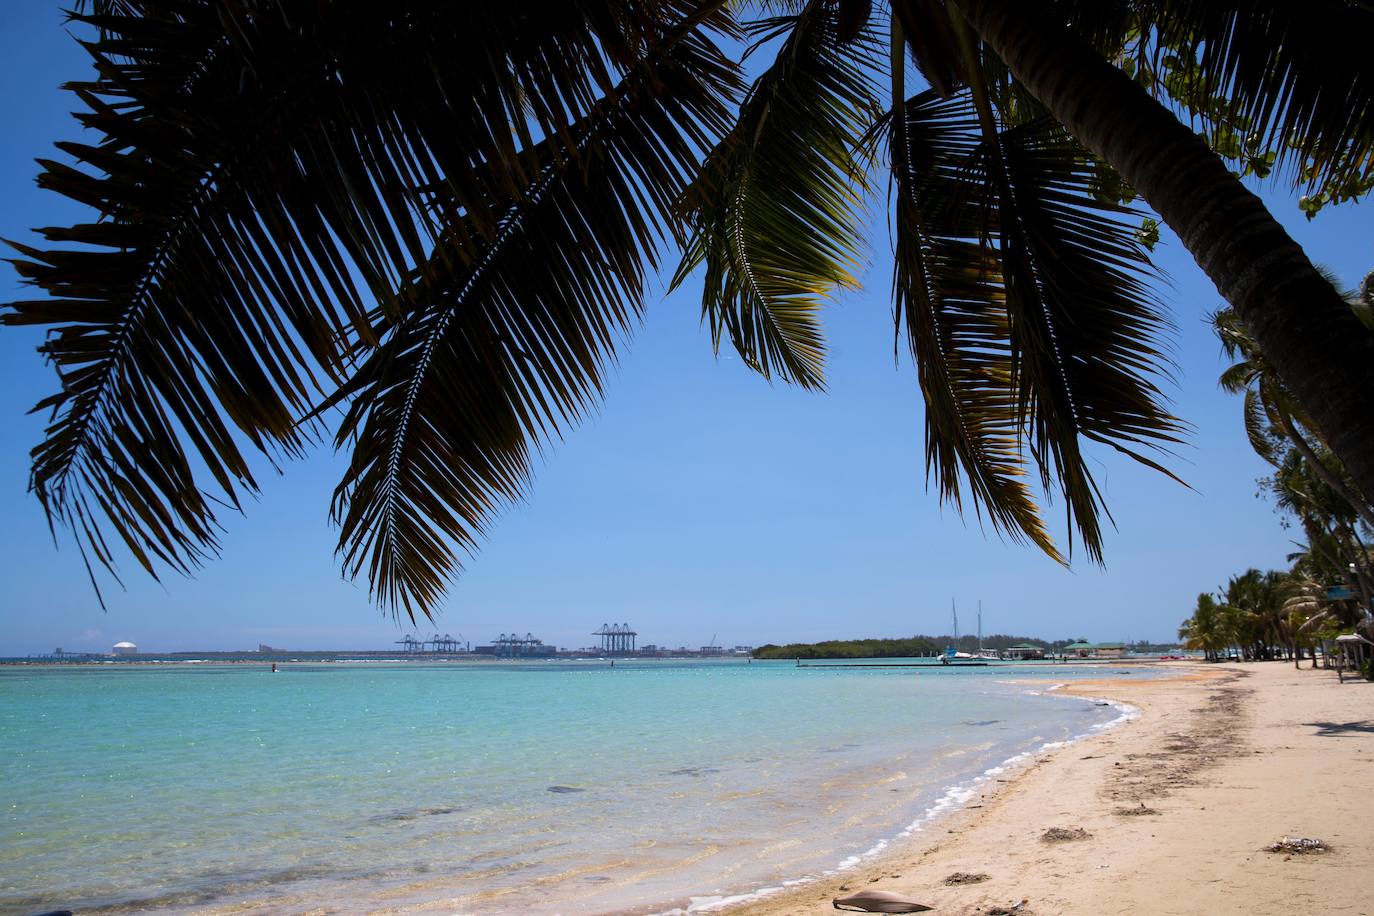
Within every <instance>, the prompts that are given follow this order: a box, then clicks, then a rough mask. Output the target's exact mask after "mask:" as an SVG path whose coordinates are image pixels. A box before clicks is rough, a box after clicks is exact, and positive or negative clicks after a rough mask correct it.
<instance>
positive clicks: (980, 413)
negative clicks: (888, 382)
mask: <svg viewBox="0 0 1374 916" xmlns="http://www.w3.org/2000/svg"><path fill="white" fill-rule="evenodd" d="M978 143H979V136H978V123H977V118H976V116H975V114H974V112H973V109H972V106H971V105H970V103H969V102H968V100H967V99H959V98H955V99H953V100H950V101H943V100H941V99H940V98H939V97H938V95H937V94H936V93H935V92H934V91H931V92H926V93H922V94H920V95H917V96H914V97H913V98H912V99H911V100H910V101H909V102H908V103H907V105H906V108H905V116H904V117H901V118H894V119H893V120H892V132H891V138H890V141H889V145H890V150H891V156H892V174H893V183H894V197H895V198H896V221H895V228H896V276H895V284H894V285H895V291H896V297H897V298H896V309H897V311H896V318H897V326H898V329H899V332H900V329H901V326H902V324H903V323H905V325H906V336H907V343H908V346H909V347H910V349H911V353H912V357H913V359H914V360H915V362H916V368H917V372H918V376H919V379H920V383H921V393H922V395H923V397H924V399H925V406H926V411H925V418H926V467H927V472H928V473H929V472H932V471H933V472H934V473H935V475H936V478H937V480H938V484H939V492H940V496H941V498H942V499H946V500H950V501H951V502H953V503H954V505H956V506H961V505H962V499H961V490H960V471H962V472H963V474H964V475H966V476H967V479H968V484H969V487H970V491H971V495H972V501H973V506H974V509H975V511H977V512H978V513H979V515H980V516H981V514H982V513H983V512H984V511H986V512H987V514H988V517H989V519H990V520H991V522H992V524H993V527H994V528H995V529H996V530H997V531H999V532H1003V533H1007V534H1010V535H1011V536H1013V537H1016V538H1026V539H1028V540H1030V541H1031V542H1032V543H1034V544H1036V545H1037V546H1039V547H1040V548H1041V549H1042V550H1044V551H1045V552H1046V553H1048V554H1049V555H1051V556H1052V557H1055V558H1056V559H1060V557H1059V552H1058V550H1057V549H1056V548H1055V546H1054V542H1053V540H1052V539H1051V538H1050V536H1049V533H1048V532H1047V531H1046V530H1045V527H1044V524H1043V522H1042V521H1041V519H1040V515H1039V512H1038V510H1037V508H1036V505H1035V500H1034V498H1033V496H1032V494H1031V492H1030V489H1029V488H1028V487H1027V486H1026V471H1025V466H1024V457H1023V455H1022V452H1021V441H1020V440H1021V432H1020V424H1019V420H1018V414H1017V409H1016V408H1017V403H1016V394H1015V390H1014V388H1013V386H1012V377H1013V364H1012V358H1011V347H1010V343H1009V340H1008V335H1009V327H1008V324H1007V315H1006V307H1005V304H1004V302H1003V300H1002V291H1001V289H1000V286H999V283H998V271H999V266H998V263H997V260H996V257H995V255H994V253H993V252H991V251H990V250H989V249H988V248H987V247H986V246H984V245H983V244H981V242H980V236H981V233H982V231H983V229H984V227H983V225H982V221H981V218H980V213H979V210H978V208H977V206H976V201H975V200H971V199H970V196H971V193H972V192H973V191H974V190H976V189H975V188H973V187H972V186H971V185H970V183H969V182H968V180H967V171H966V170H967V166H968V163H969V161H970V160H971V158H972V157H973V155H974V153H975V151H976V149H977V146H978Z"/></svg>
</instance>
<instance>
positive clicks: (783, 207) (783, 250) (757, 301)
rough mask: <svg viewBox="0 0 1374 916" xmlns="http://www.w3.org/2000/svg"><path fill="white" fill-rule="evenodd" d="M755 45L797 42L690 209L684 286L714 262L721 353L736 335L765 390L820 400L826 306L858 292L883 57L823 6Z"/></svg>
mask: <svg viewBox="0 0 1374 916" xmlns="http://www.w3.org/2000/svg"><path fill="white" fill-rule="evenodd" d="M752 35H753V37H754V38H755V40H757V41H759V42H768V41H772V40H774V39H777V38H779V37H781V36H783V35H785V36H786V38H785V40H784V42H783V45H782V48H781V49H780V50H779V52H778V56H777V59H776V61H775V62H774V64H773V66H772V67H770V68H769V69H768V70H767V71H766V72H765V73H764V74H763V75H762V76H760V77H759V79H758V80H757V82H755V84H754V86H753V88H752V90H751V91H750V93H749V96H748V98H747V99H746V100H745V102H744V104H743V107H742V108H741V110H740V115H739V119H738V122H737V123H736V125H735V127H734V129H732V130H731V131H730V133H729V134H728V135H727V136H726V137H725V138H724V140H722V141H721V143H720V145H719V146H717V147H716V148H715V149H714V150H713V151H712V152H711V154H710V156H709V157H708V158H707V160H706V163H705V165H704V167H703V169H702V175H701V177H700V179H699V180H698V181H697V182H696V183H695V184H694V185H693V186H692V188H691V189H690V191H689V193H688V194H687V196H686V199H685V202H684V206H685V208H686V210H687V220H688V222H689V224H690V225H691V226H692V230H693V233H692V237H691V240H690V241H689V243H688V246H687V250H686V252H685V255H684V258H683V261H682V264H681V266H680V267H679V268H678V272H677V276H676V277H675V278H674V281H673V282H674V285H676V284H678V283H680V282H682V280H683V279H684V278H685V277H686V275H687V274H688V273H689V272H690V271H691V270H692V269H694V268H695V267H696V266H697V265H699V264H701V263H703V262H704V263H705V265H706V270H705V277H704V280H703V282H704V292H703V299H702V313H703V315H704V316H705V318H706V319H707V320H708V321H709V323H710V327H711V334H712V338H713V340H714V341H715V343H716V346H717V349H719V346H720V339H721V337H722V335H724V334H728V335H729V337H730V341H731V343H733V344H734V346H735V348H736V350H738V351H739V354H740V356H741V357H742V358H743V359H744V361H745V362H746V363H748V364H749V365H750V366H752V367H753V368H755V369H757V370H758V371H759V372H761V373H762V374H763V375H764V376H765V377H766V376H769V375H771V374H773V373H777V374H778V375H780V376H781V377H783V378H784V379H787V380H789V381H796V382H799V383H801V384H802V385H805V386H807V387H820V386H821V385H822V384H823V360H824V344H823V342H822V339H821V329H820V321H819V315H818V312H819V308H820V300H821V298H822V297H823V296H825V295H827V294H828V293H830V292H832V291H833V290H835V289H837V288H844V287H851V286H853V285H854V280H853V278H852V276H851V273H850V272H851V271H852V270H853V268H854V265H855V263H856V261H857V258H858V250H859V246H860V245H861V238H862V235H863V226H862V223H861V221H860V219H859V214H858V209H859V206H860V197H859V194H860V192H862V191H863V190H864V188H865V181H864V171H863V169H862V167H861V165H860V163H859V162H858V161H856V158H855V149H856V148H857V147H858V145H859V142H860V137H861V136H862V134H863V133H864V131H865V129H866V128H867V127H868V125H869V123H870V121H871V118H872V114H873V109H874V102H873V98H872V92H871V87H870V84H869V81H868V77H867V75H866V73H865V69H864V68H865V66H866V65H867V63H868V58H869V57H870V56H871V55H872V54H873V53H874V51H875V47H876V46H875V44H874V42H873V38H872V35H871V34H870V33H869V32H867V31H866V30H860V31H859V33H858V34H857V35H856V36H854V37H853V38H852V39H851V40H844V38H843V37H842V36H841V34H840V20H839V16H838V14H837V12H836V9H835V8H834V7H833V6H832V5H831V4H830V3H827V2H822V0H812V2H810V3H808V4H807V5H806V7H805V8H804V9H802V10H801V12H799V13H798V14H797V15H796V16H789V17H781V18H773V19H768V20H765V21H763V22H761V23H757V24H756V25H755V26H754V28H753V32H752Z"/></svg>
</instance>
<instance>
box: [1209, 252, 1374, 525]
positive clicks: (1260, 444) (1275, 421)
mask: <svg viewBox="0 0 1374 916" xmlns="http://www.w3.org/2000/svg"><path fill="white" fill-rule="evenodd" d="M1319 269H1320V268H1319ZM1322 272H1323V273H1324V274H1326V275H1327V276H1328V278H1329V279H1331V280H1332V281H1333V285H1335V283H1334V281H1335V278H1334V277H1333V276H1331V275H1330V274H1329V273H1328V272H1326V271H1325V270H1323V271H1322ZM1365 285H1366V286H1369V285H1370V282H1369V280H1368V279H1367V280H1366V281H1365ZM1341 295H1342V298H1344V299H1345V301H1346V302H1347V303H1348V304H1349V305H1350V307H1351V309H1352V311H1353V312H1354V313H1355V315H1356V316H1357V317H1358V318H1359V319H1360V321H1361V323H1363V324H1364V325H1365V326H1366V327H1369V328H1371V329H1374V308H1370V307H1368V306H1366V305H1365V303H1364V302H1363V301H1362V297H1361V295H1360V293H1358V292H1356V291H1354V290H1350V291H1346V292H1343V293H1342V294H1341ZM1211 320H1212V327H1213V328H1214V329H1215V331H1216V334H1217V337H1219V338H1220V339H1221V344H1222V348H1223V349H1224V350H1225V352H1226V355H1227V356H1228V357H1230V358H1231V359H1235V360H1237V362H1236V363H1235V364H1233V365H1232V366H1230V367H1229V368H1227V369H1226V371H1225V372H1223V373H1222V374H1221V379H1220V383H1221V387H1222V388H1224V389H1226V390H1227V391H1229V392H1231V393H1232V394H1243V395H1244V398H1245V408H1244V411H1245V412H1244V416H1245V432H1246V435H1247V436H1248V437H1249V439H1250V445H1251V447H1252V448H1254V450H1255V453H1256V454H1258V455H1259V456H1260V457H1261V458H1263V459H1264V460H1266V461H1268V462H1269V463H1270V464H1275V465H1277V464H1278V463H1279V462H1280V459H1279V455H1280V453H1281V451H1282V449H1281V448H1279V445H1280V444H1281V443H1279V442H1276V440H1275V437H1274V435H1273V433H1274V432H1277V433H1278V436H1279V437H1280V439H1281V440H1282V442H1285V443H1291V445H1292V446H1293V448H1295V449H1297V450H1298V452H1299V453H1300V454H1301V455H1302V457H1303V459H1304V460H1305V461H1307V463H1308V464H1309V466H1310V467H1311V469H1312V471H1313V473H1315V474H1316V475H1317V476H1319V477H1320V478H1321V479H1322V481H1323V482H1325V483H1326V485H1327V486H1329V487H1330V488H1331V489H1332V490H1334V491H1335V492H1336V493H1337V494H1339V495H1340V496H1341V497H1343V498H1344V499H1345V500H1346V501H1347V502H1348V503H1349V504H1350V506H1351V508H1352V509H1353V510H1354V511H1355V512H1356V513H1357V514H1358V515H1359V516H1360V518H1361V519H1362V520H1363V521H1364V523H1365V524H1366V525H1369V526H1371V527H1374V503H1371V500H1370V499H1369V498H1368V497H1366V496H1364V495H1363V494H1360V493H1357V492H1356V490H1355V486H1354V484H1353V482H1351V481H1350V480H1349V479H1348V476H1347V475H1346V473H1345V469H1344V468H1343V467H1341V466H1340V463H1339V461H1336V460H1334V456H1332V455H1331V454H1330V452H1329V447H1328V446H1327V443H1326V442H1324V441H1320V440H1319V441H1318V443H1317V444H1315V445H1314V444H1313V443H1311V442H1309V441H1308V437H1309V436H1311V435H1312V433H1311V432H1308V431H1309V430H1313V429H1315V425H1314V424H1313V422H1312V420H1311V418H1310V417H1308V416H1307V414H1306V413H1305V412H1304V411H1303V409H1302V408H1301V407H1300V406H1299V405H1298V404H1297V402H1296V401H1295V400H1294V398H1293V396H1292V394H1290V393H1289V391H1288V389H1287V388H1286V387H1285V386H1284V384H1283V380H1282V379H1281V378H1279V376H1278V373H1277V372H1275V371H1274V367H1273V365H1272V364H1271V363H1270V362H1269V360H1267V359H1266V358H1265V356H1264V353H1263V352H1262V351H1261V350H1260V347H1259V344H1258V342H1257V341H1256V340H1255V339H1254V337H1252V336H1251V335H1250V334H1249V333H1248V332H1247V330H1246V329H1245V325H1244V324H1243V323H1242V322H1241V321H1240V319H1239V317H1238V316H1237V315H1236V312H1235V310H1234V309H1230V308H1224V309H1219V310H1217V311H1216V312H1214V313H1213V314H1212V319H1211ZM1318 449H1321V451H1323V452H1324V453H1325V457H1323V456H1320V455H1318ZM1328 462H1330V464H1331V466H1328Z"/></svg>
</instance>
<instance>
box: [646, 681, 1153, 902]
mask: <svg viewBox="0 0 1374 916" xmlns="http://www.w3.org/2000/svg"><path fill="white" fill-rule="evenodd" d="M1066 686H1068V685H1067V684H1063V683H1061V684H1053V685H1051V686H1050V687H1048V688H1046V689H1045V690H1044V691H1039V690H1031V691H1027V693H1029V694H1031V695H1034V696H1041V695H1044V694H1049V693H1050V692H1051V691H1055V690H1059V689H1060V688H1062V687H1066ZM1061 696H1063V697H1064V699H1067V700H1071V701H1079V702H1085V703H1092V704H1094V705H1107V706H1110V707H1112V708H1113V709H1114V710H1116V711H1117V713H1118V715H1117V717H1116V718H1114V719H1110V720H1108V721H1106V722H1099V723H1097V724H1095V725H1092V726H1089V728H1088V730H1087V731H1085V732H1080V733H1079V734H1076V735H1073V736H1072V737H1069V738H1065V739H1062V740H1059V741H1046V742H1044V743H1042V744H1039V745H1037V746H1036V747H1035V748H1033V749H1031V750H1028V751H1022V752H1021V753H1019V754H1013V755H1012V756H1010V757H1008V758H1007V759H1006V760H1003V761H1002V762H1001V763H999V764H997V765H996V766H993V767H989V768H988V769H986V770H984V771H983V772H982V773H980V774H979V775H977V776H975V777H974V778H972V779H969V780H966V781H964V782H961V783H956V784H954V785H952V786H949V787H948V788H946V789H945V791H944V792H943V793H941V794H940V795H939V796H938V797H937V798H936V800H935V802H934V803H933V804H931V805H930V806H929V807H927V808H926V809H925V810H924V811H922V812H921V815H920V816H919V817H917V818H916V819H915V820H914V821H912V822H911V823H910V824H908V825H907V826H906V827H905V828H904V829H903V830H902V831H901V832H900V833H898V834H897V835H896V836H895V837H893V838H892V839H882V840H879V841H878V842H877V843H875V844H874V845H873V846H872V847H870V848H869V849H867V850H866V851H864V852H862V853H859V854H857V855H852V856H849V857H848V858H845V859H843V860H841V861H840V862H839V863H838V864H837V865H835V867H834V868H830V869H826V870H825V871H822V872H819V873H815V874H810V875H804V876H802V877H799V878H793V879H791V880H788V881H784V882H782V883H781V884H777V885H769V886H766V887H760V888H757V889H756V890H753V891H749V892H746V893H741V894H730V895H728V896H721V895H717V896H702V897H692V898H690V900H689V902H688V905H687V907H686V908H685V909H684V908H681V907H678V908H675V909H671V910H663V911H661V912H659V913H655V914H653V916H688V914H692V913H709V912H711V911H713V910H721V909H725V908H726V907H730V906H735V905H737V904H744V903H749V902H751V901H758V900H763V899H764V898H766V897H771V896H773V895H775V894H779V893H781V892H783V891H785V890H787V889H789V888H792V887H796V886H798V885H802V884H811V883H813V882H816V881H822V880H824V879H826V878H831V877H834V876H835V875H838V874H840V873H842V872H846V871H852V870H854V869H856V868H858V867H859V866H860V865H862V864H863V863H865V862H867V861H869V860H870V859H873V858H876V857H877V856H879V855H881V854H882V853H883V852H885V851H887V849H888V848H889V847H890V846H891V845H892V842H893V840H905V839H909V838H910V837H912V836H913V835H915V834H917V833H922V832H924V831H925V830H926V828H928V827H929V826H930V825H931V824H932V823H934V822H935V821H937V820H939V819H940V818H941V817H943V816H944V815H946V814H949V813H950V812H952V811H955V810H957V809H959V808H962V807H963V806H964V805H966V804H968V803H969V801H971V800H972V799H973V796H974V795H975V794H977V792H978V789H979V787H981V786H983V785H985V784H986V783H987V782H988V781H989V780H992V779H996V778H997V777H999V776H1003V775H1004V774H1006V773H1009V772H1012V771H1014V770H1018V769H1021V768H1023V767H1025V766H1026V765H1028V764H1029V763H1031V762H1032V761H1034V760H1037V759H1039V758H1041V757H1044V756H1046V755H1048V754H1051V753H1053V752H1054V751H1058V750H1062V749H1063V748H1066V747H1069V746H1070V745H1072V744H1076V743H1078V742H1079V741H1082V740H1083V739H1084V738H1090V737H1092V736H1093V735H1097V734H1101V733H1102V732H1105V731H1107V730H1109V729H1112V728H1115V727H1117V726H1118V725H1122V724H1124V723H1126V722H1130V721H1131V720H1133V719H1136V718H1138V717H1139V716H1140V709H1139V708H1137V707H1135V706H1132V705H1131V704H1129V703H1123V702H1121V701H1119V700H1112V699H1108V698H1106V697H1079V696H1074V695H1072V694H1061Z"/></svg>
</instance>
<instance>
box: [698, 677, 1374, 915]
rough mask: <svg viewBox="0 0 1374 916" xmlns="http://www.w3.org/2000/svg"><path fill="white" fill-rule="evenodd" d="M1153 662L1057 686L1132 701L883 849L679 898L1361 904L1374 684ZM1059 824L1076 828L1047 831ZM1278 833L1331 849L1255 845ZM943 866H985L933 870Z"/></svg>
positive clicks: (1088, 910)
mask: <svg viewBox="0 0 1374 916" xmlns="http://www.w3.org/2000/svg"><path fill="white" fill-rule="evenodd" d="M1165 664H1168V665H1170V666H1171V667H1174V668H1177V669H1179V670H1178V673H1177V674H1176V675H1175V676H1172V677H1167V678H1150V679H1143V678H1142V679H1132V678H1121V677H1116V678H1102V679H1094V680H1088V681H1079V682H1076V683H1072V684H1066V685H1063V686H1062V687H1059V688H1058V689H1059V690H1061V691H1062V692H1064V693H1066V694H1070V695H1075V696H1079V697H1082V698H1092V699H1096V698H1102V699H1104V700H1106V701H1111V702H1114V703H1125V704H1129V705H1130V706H1131V707H1133V708H1134V709H1136V710H1138V715H1136V716H1134V717H1133V718H1132V719H1131V720H1130V721H1127V722H1123V723H1121V724H1120V726H1118V727H1115V728H1112V729H1110V730H1106V731H1102V732H1100V733H1098V734H1094V735H1091V736H1088V737H1086V738H1083V739H1080V740H1078V741H1075V742H1073V743H1071V744H1069V745H1067V746H1065V747H1062V748H1058V749H1054V750H1050V751H1047V752H1045V753H1041V754H1039V755H1037V756H1036V757H1035V758H1034V759H1031V760H1029V761H1027V762H1026V763H1025V764H1024V765H1023V766H1021V767H1019V768H1018V769H1016V770H1015V771H1013V772H1011V773H1009V774H1007V776H1006V778H1004V779H1003V778H998V779H996V780H995V781H988V782H985V783H983V784H981V785H980V786H978V789H977V795H976V797H972V798H970V799H968V800H967V802H966V803H965V804H964V805H961V806H960V807H958V808H957V809H955V810H952V811H950V812H949V813H948V814H946V815H944V816H943V817H941V818H939V819H938V820H936V821H935V822H933V823H931V824H929V825H928V826H927V827H926V829H924V830H920V831H917V832H914V833H912V834H911V835H909V836H906V837H905V838H903V839H900V840H897V841H894V842H892V843H891V844H890V845H889V846H888V847H887V848H886V849H884V850H883V852H881V853H880V854H878V855H875V856H873V857H872V858H869V859H865V860H863V861H861V862H860V863H858V864H857V865H856V866H855V867H853V868H849V869H845V870H843V871H839V872H836V873H834V874H831V875H827V876H824V877H820V878H815V879H811V880H805V881H802V882H794V883H792V884H791V885H790V886H787V887H783V888H781V889H771V890H769V891H766V892H764V893H755V894H751V895H748V896H747V897H745V896H742V897H740V898H732V899H733V901H734V902H731V900H711V899H709V898H696V902H695V904H694V905H693V906H692V907H691V909H690V911H691V912H710V913H723V914H729V916H736V914H750V916H755V914H757V916H791V914H805V913H816V914H819V913H825V912H834V910H833V908H832V900H833V899H834V898H836V897H842V896H845V895H848V894H854V893H858V892H860V891H863V890H880V891H890V892H894V893H898V894H901V895H902V896H904V897H908V898H910V899H913V900H917V901H920V902H921V903H924V904H926V905H927V906H931V907H934V908H935V909H936V910H937V911H938V912H952V913H967V914H974V913H992V912H997V911H998V909H999V908H1001V909H1003V910H1011V909H1012V908H1013V907H1016V906H1017V905H1018V904H1020V908H1019V909H1016V910H1015V912H1016V913H1017V914H1018V916H1022V914H1035V913H1039V914H1047V913H1054V914H1075V913H1082V914H1101V913H1116V912H1141V913H1218V912H1231V911H1236V912H1239V911H1241V910H1242V909H1243V910H1244V911H1245V912H1246V913H1271V912H1272V913H1281V912H1282V913H1289V912H1293V911H1295V910H1299V911H1303V910H1304V909H1305V911H1308V912H1323V913H1362V914H1371V913H1374V902H1370V901H1369V897H1368V894H1367V892H1365V891H1363V890H1362V889H1361V882H1362V881H1363V880H1364V878H1363V877H1362V876H1363V875H1364V874H1365V872H1366V871H1367V869H1368V868H1369V867H1370V866H1374V832H1371V831H1368V830H1366V829H1362V827H1361V822H1360V820H1359V818H1358V816H1352V812H1351V811H1350V810H1349V808H1350V805H1351V804H1352V802H1353V800H1354V799H1357V798H1360V797H1363V794H1362V793H1364V792H1365V791H1366V789H1367V786H1368V785H1369V783H1370V780H1371V778H1374V684H1371V685H1366V684H1365V683H1364V682H1359V683H1347V684H1345V685H1340V684H1338V683H1337V679H1336V675H1335V673H1334V672H1328V671H1309V670H1306V669H1304V670H1302V671H1295V670H1294V669H1293V667H1292V665H1291V664H1285V663H1279V662H1269V663H1250V664H1222V665H1201V664H1196V663H1186V662H1185V663H1165ZM1354 793H1360V794H1354ZM1208 808H1211V809H1212V811H1213V812H1215V813H1214V814H1210V815H1209V814H1208V813H1207V811H1208ZM1055 828H1058V829H1060V830H1064V831H1067V832H1068V833H1067V834H1066V835H1067V836H1073V837H1076V838H1074V839H1066V840H1061V841H1047V840H1045V839H1044V838H1043V837H1044V835H1045V833H1046V831H1049V830H1052V829H1055ZM1080 830H1081V831H1084V833H1085V834H1086V835H1081V834H1077V833H1076V831H1080ZM1284 835H1288V836H1307V837H1320V838H1322V839H1324V840H1325V841H1326V842H1327V843H1328V844H1330V845H1331V846H1332V849H1331V851H1330V852H1328V853H1324V854H1318V855H1306V856H1290V857H1287V858H1285V857H1284V856H1283V855H1275V854H1271V853H1268V852H1265V851H1263V847H1265V846H1266V845H1267V844H1269V843H1272V842H1274V841H1275V840H1277V839H1279V838H1280V837H1281V836H1284ZM956 874H962V875H965V876H969V875H974V876H976V875H985V876H986V878H985V879H984V880H981V881H974V882H971V883H960V884H953V885H947V884H945V883H944V882H945V879H947V878H949V877H951V876H953V875H956Z"/></svg>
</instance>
